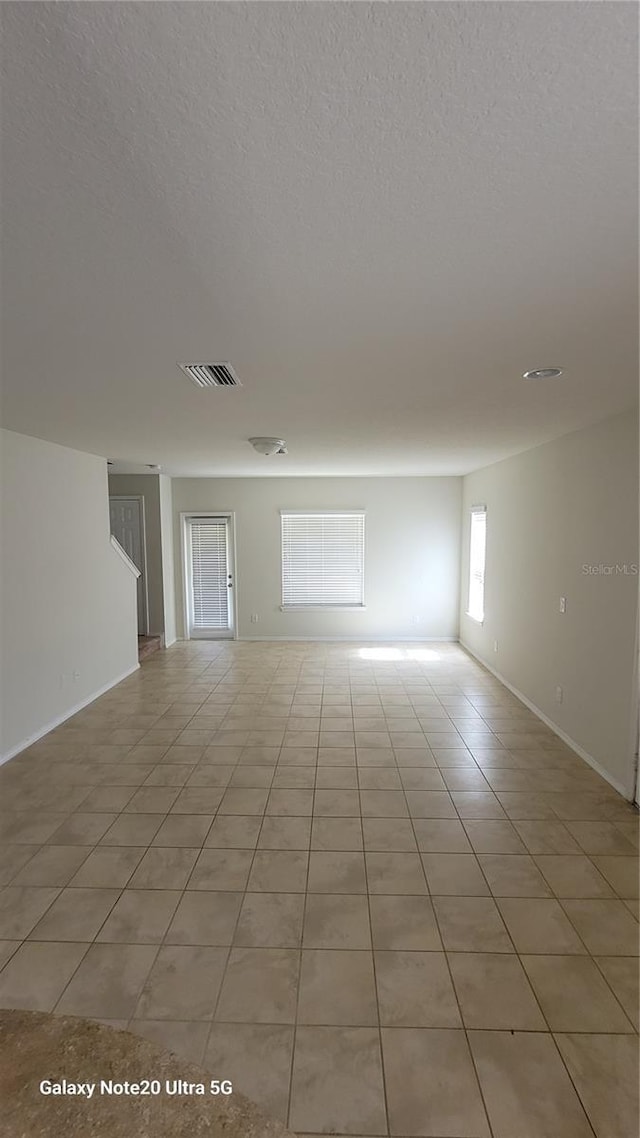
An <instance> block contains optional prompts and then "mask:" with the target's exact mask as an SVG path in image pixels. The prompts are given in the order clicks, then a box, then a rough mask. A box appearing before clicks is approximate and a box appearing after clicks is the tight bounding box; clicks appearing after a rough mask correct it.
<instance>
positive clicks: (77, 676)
mask: <svg viewBox="0 0 640 1138" xmlns="http://www.w3.org/2000/svg"><path fill="white" fill-rule="evenodd" d="M71 678H72V679H73V682H74V684H77V682H78V680H79V679H80V672H72V673H71Z"/></svg>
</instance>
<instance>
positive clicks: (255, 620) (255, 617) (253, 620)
mask: <svg viewBox="0 0 640 1138" xmlns="http://www.w3.org/2000/svg"><path fill="white" fill-rule="evenodd" d="M259 620H260V617H259V616H258V614H257V612H252V613H251V623H252V624H257V623H258V621H259Z"/></svg>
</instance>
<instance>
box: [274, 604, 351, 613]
mask: <svg viewBox="0 0 640 1138" xmlns="http://www.w3.org/2000/svg"><path fill="white" fill-rule="evenodd" d="M366 608H367V606H366V605H280V612H365V611H366Z"/></svg>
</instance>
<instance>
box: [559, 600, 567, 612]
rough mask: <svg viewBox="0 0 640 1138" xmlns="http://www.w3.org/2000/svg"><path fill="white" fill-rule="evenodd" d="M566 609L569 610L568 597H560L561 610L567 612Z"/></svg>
mask: <svg viewBox="0 0 640 1138" xmlns="http://www.w3.org/2000/svg"><path fill="white" fill-rule="evenodd" d="M566 611H567V598H566V597H560V612H566Z"/></svg>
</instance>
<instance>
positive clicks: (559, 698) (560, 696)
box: [556, 684, 564, 703]
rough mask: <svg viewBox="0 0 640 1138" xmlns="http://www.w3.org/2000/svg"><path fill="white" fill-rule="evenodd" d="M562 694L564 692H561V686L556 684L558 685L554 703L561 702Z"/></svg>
mask: <svg viewBox="0 0 640 1138" xmlns="http://www.w3.org/2000/svg"><path fill="white" fill-rule="evenodd" d="M563 696H564V692H563V690H562V688H561V687H560V684H558V686H557V688H556V703H562V699H563Z"/></svg>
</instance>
